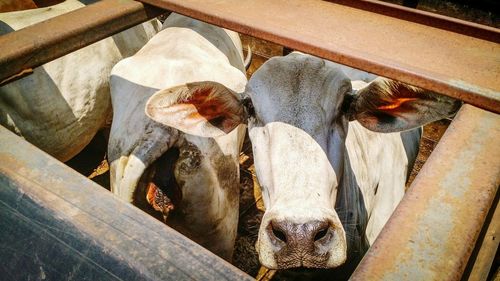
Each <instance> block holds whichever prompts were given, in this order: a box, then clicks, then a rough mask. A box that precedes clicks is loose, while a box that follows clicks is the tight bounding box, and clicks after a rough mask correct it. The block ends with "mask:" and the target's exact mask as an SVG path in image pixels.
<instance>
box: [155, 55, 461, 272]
mask: <svg viewBox="0 0 500 281" xmlns="http://www.w3.org/2000/svg"><path fill="white" fill-rule="evenodd" d="M186 87H187V89H190V88H192V87H193V86H191V85H189V84H188V85H187V86H186ZM214 87H221V86H220V85H219V84H216V83H213V82H205V83H197V84H196V88H195V90H193V91H191V92H190V94H189V95H188V94H181V95H179V96H178V97H171V98H166V97H162V96H161V95H160V94H157V95H156V96H153V97H152V98H151V100H150V101H149V103H148V105H147V114H148V115H149V116H150V117H151V118H152V119H154V120H157V121H158V122H161V123H163V124H165V125H168V126H172V127H175V128H178V129H180V130H182V131H184V132H187V133H189V134H195V135H201V136H212V137H214V136H218V135H221V134H224V132H230V131H231V127H232V126H236V125H237V124H240V123H245V122H247V121H248V128H249V135H250V139H251V141H252V146H253V153H254V160H255V168H256V173H257V177H258V180H259V182H260V185H261V187H262V194H263V200H264V204H265V207H266V212H265V214H264V217H263V219H262V223H261V226H260V230H259V235H258V241H257V244H256V248H257V251H258V253H259V259H260V262H261V263H262V264H263V265H264V266H266V267H268V268H275V269H276V268H277V269H286V268H297V267H306V268H334V267H338V266H340V265H342V264H344V263H345V262H346V260H348V261H349V262H350V263H351V264H352V263H356V262H357V261H359V259H360V257H361V256H362V255H363V254H364V252H365V251H366V250H367V248H368V246H369V244H370V243H372V242H373V240H374V239H375V237H376V236H377V234H378V233H379V232H380V230H381V228H382V227H383V225H384V224H385V222H386V221H387V219H388V218H389V216H390V215H391V213H392V211H393V210H394V208H395V207H396V205H397V204H398V203H399V201H400V199H401V198H402V196H403V193H404V186H405V181H406V178H407V174H408V171H409V169H411V167H410V166H411V164H412V163H413V161H414V159H415V157H416V154H417V151H418V143H419V138H420V135H421V129H420V126H422V125H423V124H425V123H428V122H431V121H433V120H437V119H440V118H443V117H445V116H449V115H450V114H453V113H454V112H455V111H456V110H457V109H458V107H459V105H460V103H458V102H456V101H454V100H452V99H450V98H447V97H444V96H440V95H437V94H434V93H432V92H429V91H424V90H422V89H419V88H415V87H412V86H408V85H405V84H403V83H399V82H396V81H391V80H388V79H382V78H378V79H376V80H374V81H373V82H372V83H370V84H368V85H366V86H365V87H363V88H360V89H358V90H356V89H353V88H352V86H351V80H350V79H348V77H347V76H346V75H345V74H344V73H343V72H342V71H341V70H340V69H338V68H336V67H335V66H334V65H333V64H330V63H325V61H324V60H322V59H319V58H316V57H313V56H309V55H304V54H299V53H292V54H290V55H288V56H286V57H279V58H272V59H270V60H269V61H267V62H266V63H265V64H264V65H263V66H262V67H261V68H260V69H259V70H257V72H255V74H254V75H253V76H252V78H251V79H250V81H249V83H248V85H247V87H246V90H245V91H244V92H240V93H241V95H240V98H241V100H238V99H237V98H236V96H235V95H234V94H233V92H232V91H231V89H226V90H225V91H224V90H223V89H220V90H219V91H218V92H217V93H216V94H215V95H214V97H213V99H212V101H211V106H220V107H223V108H224V114H223V115H220V116H218V118H217V119H218V123H216V124H214V123H213V122H212V123H210V122H207V120H208V119H210V118H214V117H213V116H212V115H211V116H210V117H209V118H207V117H206V116H205V112H203V111H202V110H200V109H202V108H204V106H206V105H205V104H203V103H204V102H205V101H204V100H203V99H202V98H200V97H198V93H203V92H204V90H203V89H204V88H206V89H211V88H214ZM200 89H201V90H200ZM217 103H218V104H217ZM188 104H190V105H191V106H190V107H188V106H187V105H188ZM242 112H243V114H242ZM166 113H168V114H166ZM193 124H195V125H196V126H193ZM199 128H203V129H202V130H201V129H199Z"/></svg>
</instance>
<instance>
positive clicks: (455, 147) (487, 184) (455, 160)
mask: <svg viewBox="0 0 500 281" xmlns="http://www.w3.org/2000/svg"><path fill="white" fill-rule="evenodd" d="M499 139H500V116H499V115H495V114H493V113H490V112H487V111H483V110H480V109H478V108H475V107H473V106H470V105H464V106H463V107H462V109H461V110H460V111H459V113H458V114H457V116H456V117H455V119H454V120H453V122H452V123H451V125H450V126H449V128H448V130H447V131H446V133H445V134H444V136H443V138H442V139H441V141H440V142H439V143H438V145H437V147H436V149H435V150H434V152H433V153H432V154H431V156H430V157H429V159H428V160H427V162H426V163H425V165H424V167H423V168H422V169H421V170H420V173H419V174H418V176H417V178H416V179H415V181H414V182H413V184H412V185H411V187H410V189H409V191H408V192H407V194H406V195H405V196H404V198H403V200H402V201H401V203H400V204H399V206H398V207H397V208H396V210H395V212H394V213H393V215H392V217H391V218H390V220H389V221H388V223H387V224H386V226H385V228H384V229H383V230H382V232H381V233H380V235H379V236H378V238H377V240H376V241H375V242H374V244H373V245H372V247H371V248H370V249H369V250H368V252H367V254H366V255H365V257H364V258H363V260H362V261H361V263H360V264H359V266H358V268H357V269H356V271H355V272H354V274H353V275H352V276H351V279H350V280H460V278H461V276H462V274H463V272H464V269H465V266H466V264H467V261H468V259H469V257H470V255H471V252H472V250H473V248H474V245H475V243H476V240H477V238H478V235H479V232H480V231H481V228H482V225H483V223H484V221H485V218H486V215H487V214H488V211H489V209H490V207H491V205H492V202H493V200H494V198H495V195H496V193H497V192H498V186H499V184H500V148H499V146H498V140H499Z"/></svg>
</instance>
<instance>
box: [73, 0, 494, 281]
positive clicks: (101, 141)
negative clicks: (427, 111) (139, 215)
mask: <svg viewBox="0 0 500 281" xmlns="http://www.w3.org/2000/svg"><path fill="white" fill-rule="evenodd" d="M387 2H392V3H397V4H399V3H401V2H402V1H387ZM419 8H421V9H424V10H427V11H432V12H439V13H442V14H445V15H448V16H455V17H460V18H462V19H466V20H471V21H475V22H478V23H481V24H487V25H492V26H495V27H499V26H500V24H499V21H498V18H497V17H496V14H495V13H493V12H490V11H484V10H480V9H473V8H471V7H469V6H467V5H460V4H456V3H451V2H448V1H437V0H422V1H420V4H419ZM242 41H243V44H244V46H251V48H252V52H253V61H252V65H251V67H250V69H249V70H248V72H247V76H248V77H250V76H251V75H252V74H253V72H254V71H255V70H256V69H258V67H259V66H260V65H262V63H264V62H265V61H266V60H267V59H268V58H270V57H272V56H279V55H281V54H282V51H283V47H282V46H279V45H276V44H272V43H269V42H266V41H264V40H260V39H256V38H252V37H248V36H242ZM449 123H450V120H441V121H438V122H435V123H432V124H430V125H427V126H425V128H424V135H423V138H422V141H421V144H420V153H419V155H418V158H417V162H416V163H415V166H414V169H413V171H412V173H411V177H410V182H411V181H412V180H413V179H414V177H415V176H416V174H417V173H418V171H419V170H420V168H421V167H422V165H423V164H424V163H425V161H426V159H427V158H428V157H429V155H430V153H431V152H432V150H433V149H434V147H435V146H436V144H437V142H438V141H439V139H440V138H441V136H442V135H443V133H444V132H445V130H446V128H447V127H448V125H449ZM104 135H105V134H103V133H102V132H101V133H99V134H98V135H97V136H96V137H95V138H94V140H93V141H92V143H91V144H90V145H89V146H88V147H87V148H85V150H84V151H82V152H81V153H80V154H79V155H78V156H76V157H75V158H73V159H72V160H70V161H69V162H68V163H67V164H68V165H69V166H71V167H73V168H74V169H76V170H77V171H79V172H80V173H81V174H83V175H85V176H90V175H92V177H93V178H92V179H93V180H94V181H96V182H97V183H99V184H100V185H102V186H103V187H105V188H107V189H109V173H108V172H107V163H106V162H105V153H106V138H105V137H104ZM240 164H241V167H240V174H241V180H240V193H241V199H240V222H239V225H238V238H237V242H236V248H235V253H234V260H233V264H234V265H235V266H237V267H238V268H240V269H242V270H243V271H245V272H247V273H248V274H250V275H251V276H257V274H258V271H259V267H260V266H259V262H258V258H257V254H256V252H255V248H254V245H255V241H256V239H257V232H258V228H259V224H260V219H261V217H262V214H263V212H262V211H261V210H260V209H259V208H258V207H260V208H261V209H262V207H261V206H262V199H261V198H260V197H259V195H258V194H257V195H255V194H254V193H255V191H254V179H253V177H254V173H253V169H252V165H253V158H252V152H251V145H250V144H249V141H248V139H246V141H245V144H244V147H243V151H242V153H241V156H240ZM407 186H409V184H408V185H407ZM268 277H272V274H270V276H268ZM264 280H265V279H264ZM268 280H270V279H268ZM272 280H290V279H289V277H287V276H284V275H283V274H277V275H276V276H274V277H273V278H272Z"/></svg>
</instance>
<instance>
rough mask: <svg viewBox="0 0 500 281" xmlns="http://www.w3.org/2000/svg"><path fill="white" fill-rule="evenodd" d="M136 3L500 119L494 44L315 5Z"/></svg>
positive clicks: (287, 0) (498, 48) (498, 53)
mask: <svg viewBox="0 0 500 281" xmlns="http://www.w3.org/2000/svg"><path fill="white" fill-rule="evenodd" d="M140 1H141V2H143V3H148V4H151V5H153V6H157V7H161V8H164V9H168V10H171V11H174V12H178V13H181V14H184V15H187V16H190V17H193V18H197V19H200V20H202V21H206V22H209V23H212V24H215V25H219V26H223V27H225V28H228V29H232V30H235V31H237V32H240V33H243V34H248V35H251V36H254V37H258V38H262V39H265V40H268V41H271V42H274V43H277V44H281V45H284V46H288V47H291V48H293V49H295V50H299V51H303V52H306V53H310V54H313V55H316V56H319V57H322V58H325V59H328V60H332V61H336V62H339V63H342V64H345V65H349V66H352V67H355V68H359V69H363V70H366V71H369V72H372V73H375V74H378V75H383V76H386V77H389V78H393V79H397V80H400V81H403V82H406V83H409V84H412V85H415V86H419V87H422V88H426V89H429V90H433V91H436V92H439V93H442V94H445V95H448V96H451V97H454V98H458V99H461V100H463V101H465V102H467V103H470V104H473V105H475V106H478V107H481V108H484V109H487V110H490V111H493V112H496V113H500V79H498V77H500V44H498V43H495V42H491V41H487V40H484V39H479V38H474V37H471V36H467V35H463V34H459V33H456V32H452V31H449V30H443V29H438V28H434V27H427V26H425V25H422V24H418V23H414V22H411V21H408V20H403V19H399V18H394V17H390V16H385V15H380V14H376V13H372V12H368V11H364V10H362V9H357V8H353V7H348V6H344V5H339V4H335V3H328V2H323V1H317V0H275V1H266V0H241V1H231V0H203V1H202V0H140ZM415 17H418V15H415ZM477 26H478V27H479V25H477ZM484 29H488V30H489V32H491V33H492V34H497V36H500V31H498V30H497V29H491V28H487V27H484ZM497 41H498V40H497Z"/></svg>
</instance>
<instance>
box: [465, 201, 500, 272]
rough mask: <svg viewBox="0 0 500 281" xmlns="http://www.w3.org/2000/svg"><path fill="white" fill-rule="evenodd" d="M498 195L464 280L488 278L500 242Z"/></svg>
mask: <svg viewBox="0 0 500 281" xmlns="http://www.w3.org/2000/svg"><path fill="white" fill-rule="evenodd" d="M498 197H499V194H497V198H496V200H495V202H494V205H493V206H492V210H490V212H492V214H491V217H489V223H488V224H486V223H485V225H484V227H483V231H484V233H483V231H482V232H481V234H482V235H481V236H480V238H481V240H480V241H478V243H477V245H476V249H475V250H474V252H473V256H474V254H475V256H474V259H473V260H472V258H473V257H471V260H469V264H468V267H469V266H470V272H468V271H467V269H468V268H466V271H465V273H467V276H466V277H467V278H464V277H465V276H464V277H462V280H468V281H486V280H488V274H489V273H490V270H491V267H492V265H493V262H494V260H495V255H496V253H497V250H498V245H499V242H500V208H499V206H498ZM476 251H477V252H476ZM475 252H476V253H475ZM465 273H464V275H465Z"/></svg>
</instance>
